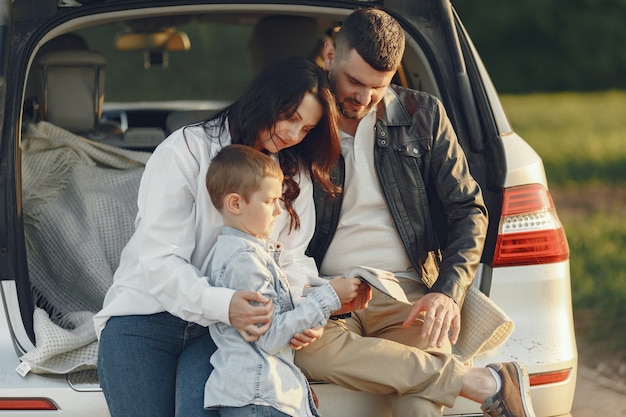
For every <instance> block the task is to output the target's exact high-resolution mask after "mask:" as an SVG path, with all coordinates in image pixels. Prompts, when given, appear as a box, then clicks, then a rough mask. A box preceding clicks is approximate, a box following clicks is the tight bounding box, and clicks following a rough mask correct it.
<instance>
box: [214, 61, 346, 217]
mask: <svg viewBox="0 0 626 417" xmlns="http://www.w3.org/2000/svg"><path fill="white" fill-rule="evenodd" d="M307 93H311V94H313V95H315V96H316V97H317V99H318V101H319V102H320V104H321V105H322V108H323V112H322V118H321V119H320V121H319V123H318V124H317V125H316V126H315V128H313V129H312V130H311V131H310V132H309V133H308V134H307V135H306V137H305V138H304V140H302V142H300V143H299V144H297V145H295V146H292V147H290V148H287V149H283V150H281V151H280V152H279V153H278V160H279V163H280V166H281V168H282V170H283V173H284V174H285V181H284V184H285V186H284V192H283V202H284V203H285V207H286V209H287V211H288V212H289V215H290V216H291V229H293V228H296V229H297V228H299V227H300V220H299V217H298V214H297V213H296V212H295V211H294V210H293V207H292V204H291V203H292V202H293V201H294V200H295V199H296V197H298V195H299V193H300V187H299V185H298V184H297V183H296V182H295V181H294V179H293V177H294V176H295V175H296V174H297V173H298V171H299V168H303V169H307V170H308V171H309V173H310V175H311V177H312V179H313V180H314V181H316V182H317V183H318V184H319V185H320V186H321V187H322V188H323V189H324V191H326V192H327V193H329V194H330V195H332V196H335V195H337V194H338V193H339V191H340V189H339V188H338V187H337V186H336V185H334V184H333V183H332V181H331V179H330V173H331V170H332V169H333V167H334V166H335V164H336V163H337V161H338V159H339V155H340V152H341V145H340V139H339V125H338V120H339V113H338V110H337V104H336V101H335V97H334V96H333V93H332V91H331V89H330V84H329V82H328V77H327V74H326V73H325V72H324V71H323V70H322V69H321V68H320V67H319V66H317V64H315V63H314V62H313V61H311V60H309V59H307V58H303V57H287V58H282V59H279V60H276V61H274V62H272V63H271V64H269V65H268V66H267V67H265V68H264V69H263V70H262V71H260V72H259V73H258V75H257V76H256V77H255V78H254V79H253V80H252V81H251V82H250V84H248V86H247V87H246V89H245V90H244V92H243V93H242V94H241V96H240V98H239V99H238V100H237V101H235V102H234V103H233V104H231V105H230V106H228V107H226V108H225V109H224V110H222V111H220V112H219V113H218V114H216V115H215V116H213V117H212V118H211V119H209V120H207V121H205V122H204V126H205V131H206V132H207V135H210V134H211V133H210V132H211V129H210V126H211V125H213V124H214V123H215V121H217V123H218V124H219V126H220V129H219V131H218V132H219V133H218V136H221V134H222V133H223V129H225V128H226V127H225V126H226V120H227V119H228V126H229V129H230V134H231V138H232V143H239V144H243V145H247V146H255V144H256V142H257V137H258V134H259V132H261V131H263V130H270V132H271V133H273V132H272V129H273V127H274V125H275V124H276V122H277V121H278V120H283V119H289V118H291V117H292V116H293V114H294V113H295V112H296V111H297V109H298V106H299V105H300V103H301V102H302V99H303V98H304V96H305V95H306V94H307Z"/></svg>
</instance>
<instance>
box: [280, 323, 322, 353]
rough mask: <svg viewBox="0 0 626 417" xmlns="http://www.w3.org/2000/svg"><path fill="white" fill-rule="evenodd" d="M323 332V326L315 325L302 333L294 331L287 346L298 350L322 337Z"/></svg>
mask: <svg viewBox="0 0 626 417" xmlns="http://www.w3.org/2000/svg"><path fill="white" fill-rule="evenodd" d="M323 334H324V328H323V327H315V328H312V329H307V330H305V331H304V332H302V333H296V334H294V335H293V338H292V339H291V342H289V346H291V348H292V349H293V350H299V349H302V348H303V347H305V346H307V345H309V344H311V343H313V342H315V341H316V340H317V339H319V338H320V337H322V335H323Z"/></svg>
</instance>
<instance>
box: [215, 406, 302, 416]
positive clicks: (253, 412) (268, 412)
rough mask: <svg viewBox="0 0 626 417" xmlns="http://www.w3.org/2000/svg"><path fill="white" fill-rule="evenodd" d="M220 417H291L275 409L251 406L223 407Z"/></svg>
mask: <svg viewBox="0 0 626 417" xmlns="http://www.w3.org/2000/svg"><path fill="white" fill-rule="evenodd" d="M219 411H220V417H290V416H289V414H285V413H281V412H280V411H278V410H277V409H275V408H273V407H268V406H264V405H256V404H250V405H246V406H243V407H222V408H220V409H219Z"/></svg>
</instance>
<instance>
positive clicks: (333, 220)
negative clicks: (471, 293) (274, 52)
mask: <svg viewBox="0 0 626 417" xmlns="http://www.w3.org/2000/svg"><path fill="white" fill-rule="evenodd" d="M375 134H376V140H375V148H374V160H375V164H376V170H377V173H378V179H379V181H380V186H381V189H382V191H383V194H384V197H385V200H386V202H387V206H388V207H389V211H390V212H391V216H392V218H393V220H394V222H395V227H396V229H397V231H398V235H399V236H400V239H401V241H402V243H403V245H404V248H405V250H406V253H407V255H408V257H409V259H410V261H411V263H412V265H413V267H414V268H415V270H416V271H418V272H419V273H420V275H421V277H422V281H423V282H424V283H425V284H426V285H427V286H428V287H429V288H430V291H433V292H440V293H444V294H447V295H448V296H450V297H452V298H453V299H454V300H455V301H456V302H457V304H458V305H459V306H461V305H462V303H463V300H464V298H465V293H466V291H467V289H468V288H469V286H470V285H471V283H472V281H473V279H474V274H475V272H476V267H477V265H478V263H479V262H480V257H481V253H482V249H483V244H484V240H485V234H486V232H487V221H488V219H487V209H486V207H485V204H484V202H483V198H482V193H481V190H480V187H479V185H478V183H477V182H476V181H475V180H474V179H473V177H472V176H471V174H470V171H469V167H468V164H467V160H466V158H465V154H464V152H463V150H462V149H461V147H460V145H459V143H458V141H457V138H456V134H455V133H454V131H453V128H452V125H451V123H450V121H449V119H448V117H447V115H446V113H445V110H444V108H443V105H442V104H441V102H440V101H439V100H438V99H437V98H435V97H433V96H431V95H429V94H426V93H422V92H417V91H414V90H408V89H405V88H401V87H398V86H393V85H392V86H390V87H389V88H388V89H387V92H386V94H385V97H384V98H383V100H382V101H381V102H380V104H379V105H378V108H377V121H376V125H375ZM344 172H345V171H344V161H343V159H341V160H340V163H339V164H338V166H337V168H336V170H335V172H334V174H333V181H335V182H336V183H337V184H341V185H343V182H344ZM314 198H315V208H316V216H317V221H316V228H315V235H314V237H313V239H312V240H311V243H310V245H309V248H308V254H309V255H310V256H312V257H313V258H315V261H316V263H317V265H318V266H319V265H321V263H322V259H323V258H324V256H325V255H326V252H327V250H328V246H329V245H330V242H331V240H332V238H333V235H334V233H335V230H336V228H337V224H338V221H339V213H340V209H341V203H342V198H343V197H342V195H340V196H339V197H337V198H335V199H334V200H332V199H330V198H329V197H328V196H326V195H324V194H323V193H322V192H321V190H320V189H319V188H318V187H315V191H314ZM446 219H447V221H446ZM372 266H376V265H372Z"/></svg>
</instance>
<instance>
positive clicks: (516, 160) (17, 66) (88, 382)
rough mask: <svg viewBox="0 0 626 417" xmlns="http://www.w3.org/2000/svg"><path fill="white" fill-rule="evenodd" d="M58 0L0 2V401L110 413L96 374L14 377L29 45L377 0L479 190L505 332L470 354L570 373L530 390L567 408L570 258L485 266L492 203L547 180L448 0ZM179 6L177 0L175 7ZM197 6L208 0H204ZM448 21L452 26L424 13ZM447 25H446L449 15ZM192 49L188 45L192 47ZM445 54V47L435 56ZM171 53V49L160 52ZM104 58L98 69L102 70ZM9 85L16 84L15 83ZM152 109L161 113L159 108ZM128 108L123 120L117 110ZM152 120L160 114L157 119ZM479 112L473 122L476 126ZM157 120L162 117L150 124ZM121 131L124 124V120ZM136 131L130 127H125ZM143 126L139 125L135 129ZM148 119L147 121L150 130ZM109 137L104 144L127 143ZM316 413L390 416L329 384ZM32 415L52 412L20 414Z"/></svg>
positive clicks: (467, 411)
mask: <svg viewBox="0 0 626 417" xmlns="http://www.w3.org/2000/svg"><path fill="white" fill-rule="evenodd" d="M84 3H85V4H84V5H83V6H81V5H80V2H74V1H72V0H66V1H65V2H62V4H64V5H66V6H72V7H60V8H57V5H56V2H55V1H49V0H46V1H41V0H37V1H35V0H19V1H16V2H15V3H14V2H12V1H10V0H0V10H1V12H0V42H1V43H0V56H6V57H7V58H8V65H6V66H4V67H3V68H2V73H1V74H0V77H2V78H1V79H0V81H4V82H0V99H1V100H2V102H1V103H0V110H2V109H4V112H2V111H0V113H1V114H2V116H3V117H2V119H0V128H1V132H2V135H1V136H0V195H2V196H3V199H2V201H1V202H0V279H1V280H2V286H1V290H2V298H1V299H0V401H1V400H2V399H5V398H13V397H43V398H49V399H51V400H52V401H53V402H54V403H55V404H57V405H58V408H59V411H60V413H62V414H63V415H67V416H84V415H90V416H93V417H101V416H102V417H105V416H108V415H109V414H108V411H107V409H106V403H105V401H104V396H103V395H102V392H101V391H100V390H99V387H98V382H97V378H96V377H95V375H94V374H93V373H92V374H89V375H72V374H71V375H69V376H67V375H36V374H33V373H29V374H27V375H25V376H24V377H22V376H20V374H18V372H17V371H16V369H17V368H18V367H19V365H20V360H19V357H20V356H21V355H23V354H24V353H25V352H28V351H30V350H32V349H33V348H34V347H35V345H34V343H35V335H34V332H33V318H32V311H33V308H34V303H33V300H32V297H31V296H30V283H29V281H28V266H27V256H26V243H25V238H24V232H23V218H22V207H21V191H22V190H21V180H20V176H21V174H20V162H19V158H17V157H16V156H17V155H19V149H18V148H19V146H18V144H19V141H20V139H21V132H20V127H21V124H22V123H23V122H25V116H24V111H23V109H22V107H23V101H24V96H25V95H27V89H26V80H27V73H28V72H29V71H33V70H34V57H35V53H36V52H37V51H38V49H40V48H41V47H42V45H44V44H45V43H46V42H47V41H50V40H52V39H53V38H55V37H57V36H59V35H61V34H62V33H64V32H67V31H72V30H79V29H81V30H82V29H86V28H88V27H89V26H90V25H92V24H94V23H96V22H100V20H101V19H103V20H102V22H104V20H106V21H109V22H115V21H118V20H122V19H125V18H129V17H133V18H137V17H140V16H142V15H143V14H145V13H158V14H166V15H182V14H185V13H187V12H192V13H194V14H200V13H206V14H211V13H213V14H216V16H217V14H218V13H219V16H220V17H224V16H226V14H228V13H238V12H240V11H241V10H242V9H246V16H247V18H248V19H252V18H253V17H254V16H255V14H258V13H269V12H282V13H293V14H304V15H306V14H313V15H315V16H316V17H317V18H319V19H322V20H323V21H325V22H330V21H339V20H340V19H341V18H342V17H344V16H346V15H347V14H349V13H350V9H352V8H354V7H359V6H363V5H371V4H378V3H383V6H382V7H384V8H386V9H388V11H389V12H390V13H392V14H393V15H394V16H395V17H396V18H398V20H399V21H400V22H401V23H402V24H403V25H404V27H405V29H406V31H407V34H408V36H409V37H408V39H407V51H406V53H405V59H404V67H405V68H404V69H405V73H404V74H403V75H404V79H405V80H406V83H407V85H409V86H411V87H414V88H420V89H422V90H424V91H426V92H429V93H431V94H434V95H436V96H438V97H439V98H441V100H442V101H443V103H444V105H445V107H446V110H447V112H448V114H449V116H450V118H451V120H452V122H453V124H454V126H455V129H456V131H457V134H458V136H459V139H460V141H461V144H462V145H463V147H464V148H465V149H466V150H467V152H468V160H469V161H470V165H471V169H472V173H473V174H474V175H475V176H476V178H477V179H478V181H479V182H480V183H481V186H482V187H483V191H484V193H485V199H486V201H487V203H488V205H489V212H490V218H491V223H490V229H489V236H488V239H487V244H486V249H485V254H484V256H483V258H484V259H483V263H482V265H481V267H480V268H479V271H478V273H477V278H476V285H477V286H478V287H479V288H480V289H481V290H483V291H484V292H485V293H486V294H488V295H489V296H490V297H491V299H492V300H493V301H494V302H496V303H497V304H498V305H500V306H501V307H502V308H503V310H504V311H505V312H506V313H507V314H508V315H509V316H510V317H511V318H512V319H513V321H514V322H515V325H516V327H515V330H514V332H513V334H512V336H511V337H510V338H509V340H508V341H507V342H506V343H505V344H504V345H503V346H501V347H499V348H498V349H495V350H493V351H490V352H487V353H485V354H482V355H480V356H478V357H476V358H474V360H473V363H474V364H475V365H478V366H483V365H486V364H488V363H491V362H496V361H507V360H521V361H523V362H525V363H526V365H527V367H528V370H529V372H530V373H531V374H539V373H545V372H551V371H559V370H564V369H565V370H566V369H571V373H570V375H569V377H568V378H567V379H565V380H563V381H560V382H557V383H551V384H544V385H540V386H533V387H532V388H531V395H532V398H533V403H534V406H535V410H536V412H537V415H538V416H557V415H567V414H568V413H569V411H570V409H571V405H572V402H573V395H574V389H575V381H576V371H577V351H576V341H575V334H574V329H573V319H572V305H571V290H570V276H569V263H568V262H567V261H565V262H558V263H550V264H541V265H530V266H529V265H524V266H512V267H492V266H491V265H490V262H491V259H492V255H493V254H492V253H490V251H491V252H493V250H494V246H495V240H496V235H497V233H498V224H499V217H500V210H501V207H500V205H501V202H502V191H503V189H505V188H508V187H514V186H520V185H527V184H542V185H543V186H545V187H546V188H547V187H548V183H547V180H546V175H545V171H544V167H543V163H542V160H541V157H540V156H539V155H538V154H537V153H536V152H535V151H534V150H533V149H532V148H531V147H530V146H529V145H528V144H527V143H526V142H525V141H524V140H523V138H521V137H520V136H519V135H518V134H517V133H515V132H514V131H513V129H512V127H511V126H510V124H509V122H508V120H507V119H506V114H505V112H504V109H503V108H502V106H501V104H500V101H499V99H498V94H497V91H496V89H495V88H494V86H493V84H492V83H491V80H490V79H489V75H488V72H487V69H486V68H485V67H484V65H483V63H482V61H481V60H480V57H479V55H478V52H477V51H476V49H475V48H474V46H473V44H472V42H471V39H470V38H469V35H468V34H467V33H466V31H465V30H464V28H463V26H462V24H461V23H460V21H458V20H456V16H455V15H454V12H453V10H452V9H450V4H449V3H448V2H446V1H443V0H442V1H420V2H416V1H415V0H402V1H385V2H359V1H308V2H307V1H302V2H286V1H284V2H281V1H278V2H272V3H271V4H266V3H265V2H263V1H247V2H224V3H222V2H219V1H206V2H202V1H200V0H189V1H141V0H129V1H121V0H113V1H98V0H92V1H86V2H84ZM183 3H184V4H183ZM203 3H206V4H203ZM437 17H442V19H451V20H450V21H451V22H454V24H453V25H446V24H439V23H438V22H432V21H430V20H429V19H435V18H437ZM448 23H449V22H448ZM192 48H193V44H192ZM442 51H443V52H442ZM170 59H171V60H173V59H174V56H173V55H170ZM112 70H113V67H112V66H111V65H110V64H109V65H108V67H107V73H109V71H110V72H112ZM16 86H19V87H16ZM227 102H228V99H225V98H224V97H219V98H214V97H206V98H205V100H201V101H197V100H186V101H177V100H169V101H163V102H154V101H147V100H140V99H137V100H135V101H133V102H119V101H114V100H113V101H105V107H104V112H103V114H104V116H105V120H111V119H115V120H118V119H119V120H121V119H122V118H123V117H126V116H127V115H128V114H130V113H132V112H135V111H140V112H141V111H146V112H153V114H156V112H166V113H169V112H171V111H187V110H189V111H198V110H215V109H217V108H219V107H220V106H221V105H223V104H225V103H227ZM159 114H161V113H159ZM123 115H126V116H123ZM159 117H161V116H159ZM477 119H480V121H481V123H476V120H477ZM161 122H164V121H162V120H161V121H160V123H161ZM122 127H123V129H124V130H126V129H128V128H130V127H133V126H124V125H122ZM135 127H137V126H135ZM138 127H145V126H138ZM151 127H152V126H148V128H151ZM118 139H119V138H113V139H112V140H110V141H109V142H107V143H109V144H114V145H118V146H125V143H124V141H123V140H118ZM313 388H314V390H315V392H316V393H317V394H318V396H319V398H320V402H321V411H322V414H323V415H325V416H328V417H333V416H339V415H341V416H345V417H349V416H357V415H358V416H360V417H367V416H376V417H383V416H387V415H391V414H390V411H389V404H388V401H387V399H386V398H382V397H377V396H372V395H368V394H364V393H359V392H354V391H348V390H344V389H342V388H339V387H337V386H334V385H332V384H314V386H313ZM20 413H21V414H20V415H24V416H31V415H32V416H35V415H42V414H49V413H50V411H20ZM445 414H446V415H450V416H452V415H456V416H460V415H481V413H480V410H479V407H478V405H477V404H475V403H472V402H470V401H467V400H464V399H462V398H459V399H458V400H457V402H456V403H455V406H454V407H453V408H451V409H446V410H445Z"/></svg>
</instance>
